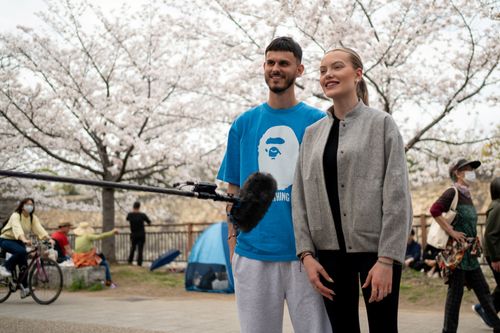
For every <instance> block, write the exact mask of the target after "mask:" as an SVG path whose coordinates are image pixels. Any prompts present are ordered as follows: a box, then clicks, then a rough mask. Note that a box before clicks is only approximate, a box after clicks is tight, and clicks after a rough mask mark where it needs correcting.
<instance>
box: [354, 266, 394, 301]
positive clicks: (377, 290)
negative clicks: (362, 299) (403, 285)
mask: <svg viewBox="0 0 500 333" xmlns="http://www.w3.org/2000/svg"><path fill="white" fill-rule="evenodd" d="M370 285H371V287H372V293H371V295H370V299H369V300H368V302H369V303H372V302H380V301H381V300H383V299H384V298H385V297H387V296H388V295H389V294H390V293H391V292H392V260H391V263H390V264H389V262H387V263H386V262H385V261H384V262H383V263H381V262H380V261H377V262H376V263H375V265H373V267H372V269H370V272H368V276H367V277H366V281H365V283H364V284H363V286H362V287H361V288H367V287H369V286H370Z"/></svg>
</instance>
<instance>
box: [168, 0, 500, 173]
mask: <svg viewBox="0 0 500 333" xmlns="http://www.w3.org/2000/svg"><path fill="white" fill-rule="evenodd" d="M192 4H193V7H190V6H185V4H183V5H182V6H179V8H178V9H179V11H180V12H182V15H183V16H185V17H186V18H189V19H187V20H185V21H183V22H181V24H183V26H184V30H185V31H188V33H189V34H191V37H190V38H193V39H202V40H205V41H207V42H206V47H207V51H206V52H210V55H211V59H213V62H212V64H211V65H210V66H207V67H206V68H207V69H209V68H212V67H214V66H218V64H221V63H223V64H224V65H223V66H222V67H223V68H224V71H223V73H222V76H221V77H220V78H219V82H220V83H222V85H221V86H220V88H219V89H221V92H219V93H217V92H215V91H214V89H217V87H216V86H214V85H212V84H210V85H208V86H203V89H206V91H207V92H210V93H211V94H213V95H219V96H224V98H225V99H226V100H227V99H230V100H231V101H232V103H233V107H232V108H230V109H232V110H237V111H235V112H241V111H242V109H243V107H240V108H239V109H238V107H237V105H245V106H247V107H249V106H252V105H254V104H256V103H258V102H260V101H262V100H263V99H265V97H266V96H265V94H266V91H265V89H263V84H262V78H261V72H260V70H259V68H260V66H261V64H262V59H263V58H262V54H263V53H264V49H265V47H266V45H267V44H268V43H269V41H270V40H271V39H272V38H273V37H276V36H280V35H289V36H292V37H294V38H295V39H296V40H297V41H298V42H299V43H300V44H301V45H302V47H303V49H304V59H303V61H304V63H305V67H306V73H305V75H304V77H303V78H302V79H300V80H299V81H298V82H297V87H298V88H300V89H299V90H300V91H299V95H300V96H301V98H303V99H305V100H307V101H308V102H310V103H311V104H314V105H317V106H320V107H322V108H325V107H326V106H327V105H328V102H326V100H325V98H324V96H323V94H322V92H321V89H320V87H319V84H318V74H317V68H318V66H319V62H320V59H321V57H322V56H323V54H324V53H325V52H326V51H328V50H331V49H333V48H336V47H350V48H353V49H355V50H357V51H358V53H360V54H361V57H362V58H363V60H364V65H365V68H364V78H365V80H366V81H367V83H368V85H369V89H370V103H371V104H372V105H374V106H375V107H377V108H379V109H381V110H383V111H385V112H388V113H391V114H392V115H393V116H394V117H395V119H396V121H397V122H398V124H399V125H400V128H401V130H402V132H403V135H404V138H405V141H406V150H407V152H408V161H409V165H410V168H411V171H412V172H416V173H417V171H418V170H419V169H420V168H421V167H422V166H425V165H427V162H428V161H429V160H432V161H436V162H439V163H441V164H443V163H447V160H449V158H450V155H449V154H446V155H445V156H441V154H440V150H442V148H443V146H445V147H448V148H450V147H458V146H463V145H471V144H486V145H488V144H491V143H492V141H494V140H498V139H499V138H498V136H495V135H494V134H491V133H478V132H479V131H473V130H467V131H462V130H458V127H460V128H464V126H463V124H460V123H461V122H463V120H464V119H465V118H466V116H469V115H470V114H471V113H472V114H474V110H477V108H479V107H482V108H492V109H493V108H495V109H496V110H497V112H498V99H499V93H498V91H500V89H499V88H500V84H499V80H500V75H499V66H498V64H499V58H500V44H499V43H498V40H499V37H500V34H499V31H500V24H499V22H500V20H499V19H500V12H499V9H498V7H492V6H494V4H491V3H488V2H485V1H461V0H458V1H444V0H443V1H441V0H427V1H411V0H403V1H401V0H398V1H391V0H384V1H381V0H370V1H361V0H356V1H328V0H307V1H304V0H302V1H299V0H297V1H281V0H276V1H259V0H256V1H252V2H234V1H230V0H216V1H207V0H196V1H194V2H192ZM193 8H197V10H196V11H195V10H193ZM202 17H207V18H208V17H209V18H210V19H205V20H203V19H202ZM190 19H191V20H190ZM208 50H210V51H208ZM222 91H224V93H223V92H222ZM458 125H460V126H458ZM446 150H447V149H445V151H446ZM451 150H452V156H455V155H457V154H459V150H456V152H455V150H453V149H451ZM436 159H437V160H436ZM418 174H419V176H418V177H417V178H422V176H423V177H424V178H425V175H422V174H421V173H418Z"/></svg>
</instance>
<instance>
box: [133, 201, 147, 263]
mask: <svg viewBox="0 0 500 333" xmlns="http://www.w3.org/2000/svg"><path fill="white" fill-rule="evenodd" d="M132 208H133V209H132V212H130V213H128V215H127V221H128V222H129V223H130V243H131V245H130V255H129V256H128V263H129V265H131V264H132V261H134V253H135V248H136V247H137V265H138V266H142V250H143V249H144V242H145V241H146V232H145V230H144V222H146V223H147V224H149V225H151V220H150V219H149V217H148V216H147V215H146V214H144V213H142V212H141V211H140V209H141V203H140V202H139V201H136V202H134V205H133V207H132Z"/></svg>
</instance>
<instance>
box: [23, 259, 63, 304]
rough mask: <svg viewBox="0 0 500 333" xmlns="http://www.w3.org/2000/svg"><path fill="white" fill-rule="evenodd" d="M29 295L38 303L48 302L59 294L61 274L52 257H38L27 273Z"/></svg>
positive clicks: (61, 283)
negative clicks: (37, 260) (28, 273)
mask: <svg viewBox="0 0 500 333" xmlns="http://www.w3.org/2000/svg"><path fill="white" fill-rule="evenodd" d="M29 288H30V292H31V297H33V299H34V300H35V301H36V302H37V303H38V304H50V303H52V302H54V301H55V300H56V299H57V298H58V297H59V294H61V291H62V288H63V275H62V271H61V268H60V267H59V265H58V264H57V263H56V262H55V261H54V260H52V259H49V258H40V259H39V262H37V263H35V264H34V265H33V267H32V268H31V271H30V275H29Z"/></svg>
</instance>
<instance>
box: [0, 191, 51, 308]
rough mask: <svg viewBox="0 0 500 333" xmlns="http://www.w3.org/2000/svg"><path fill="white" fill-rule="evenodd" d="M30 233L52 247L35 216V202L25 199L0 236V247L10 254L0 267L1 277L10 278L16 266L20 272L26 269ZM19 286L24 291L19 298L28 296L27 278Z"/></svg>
mask: <svg viewBox="0 0 500 333" xmlns="http://www.w3.org/2000/svg"><path fill="white" fill-rule="evenodd" d="M30 232H33V233H34V234H35V235H36V236H37V237H38V239H44V240H49V241H50V242H51V244H52V245H54V241H53V240H52V239H50V236H49V234H48V233H47V231H45V229H44V228H43V226H42V224H41V223H40V220H39V219H38V217H37V216H36V215H35V200H33V199H31V198H25V199H23V200H21V201H20V202H19V205H18V206H17V208H16V209H15V210H14V213H12V215H11V216H10V218H9V220H8V222H7V224H6V225H5V226H4V227H3V228H2V231H1V234H0V247H1V248H2V249H4V250H5V251H7V252H9V253H10V254H11V257H10V258H9V259H8V260H7V261H6V262H5V266H0V275H1V276H4V277H9V276H11V275H12V271H13V270H14V269H15V267H16V265H17V266H18V267H19V270H20V271H22V270H24V269H26V268H27V267H28V253H27V251H26V246H30V245H31V240H30V239H29V238H28V237H29V233H30ZM21 284H22V285H23V289H24V290H21V297H22V298H24V297H26V296H28V294H29V292H28V288H27V286H28V281H27V278H26V279H25V280H23V281H22V282H21Z"/></svg>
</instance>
